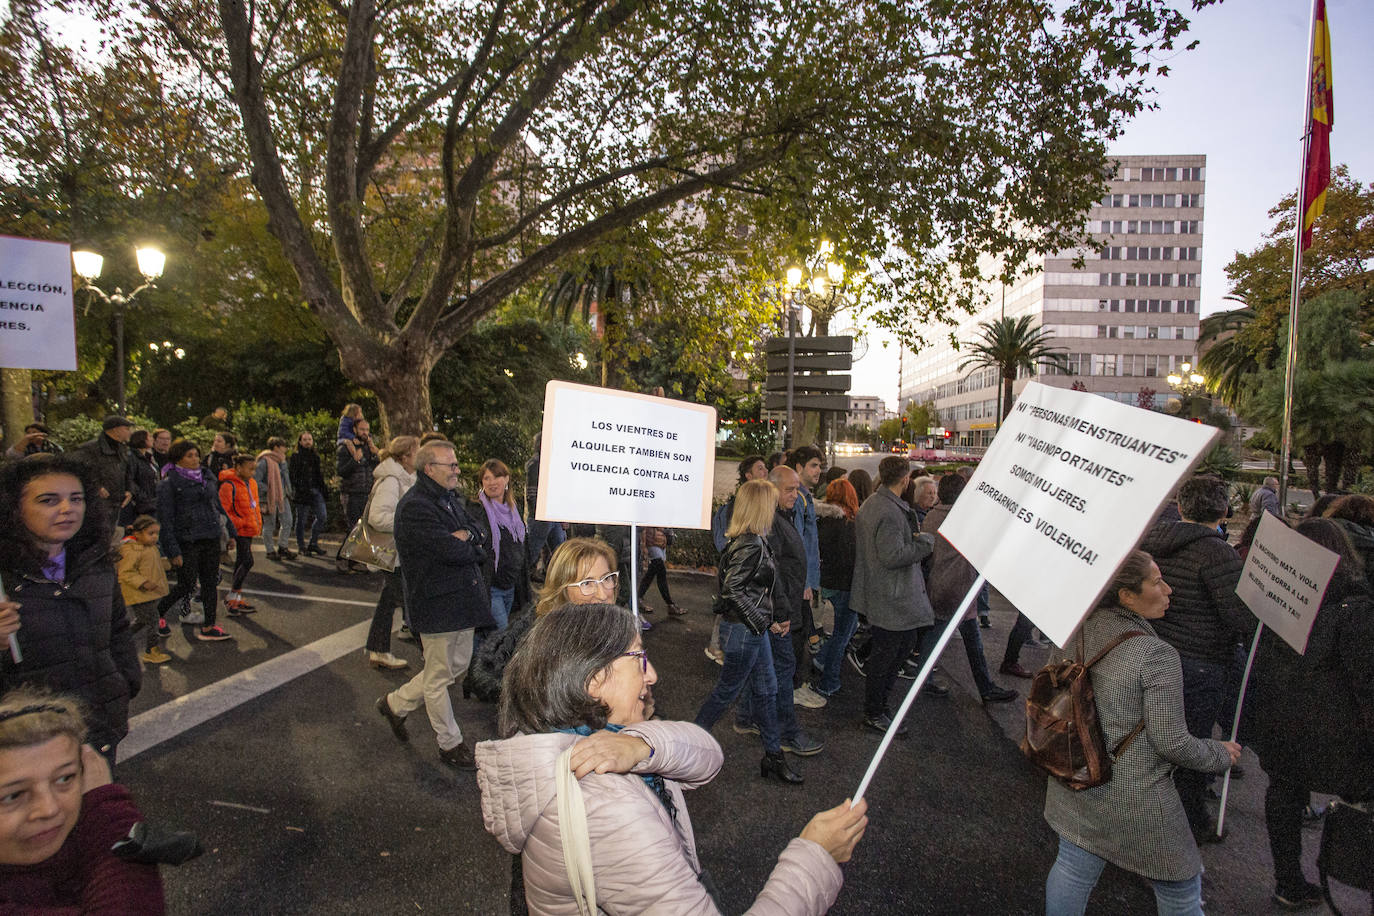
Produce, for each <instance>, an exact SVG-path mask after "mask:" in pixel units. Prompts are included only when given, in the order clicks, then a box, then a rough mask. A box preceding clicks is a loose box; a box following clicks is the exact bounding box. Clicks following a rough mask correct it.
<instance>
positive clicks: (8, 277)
mask: <svg viewBox="0 0 1374 916" xmlns="http://www.w3.org/2000/svg"><path fill="white" fill-rule="evenodd" d="M0 366H3V367H5V368H6V369H65V370H66V371H68V372H71V371H74V370H75V369H76V321H75V319H74V318H73V317H72V249H71V246H70V245H68V244H67V243H65V242H43V241H39V240H37V239H21V238H16V237H15V236H12V235H0Z"/></svg>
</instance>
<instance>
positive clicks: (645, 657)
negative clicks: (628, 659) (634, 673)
mask: <svg viewBox="0 0 1374 916" xmlns="http://www.w3.org/2000/svg"><path fill="white" fill-rule="evenodd" d="M627 655H630V656H633V657H634V658H637V659H639V670H640V671H642V672H643V673H644V674H648V673H649V653H648V652H646V651H644V650H643V649H635V650H634V651H631V652H621V653H620V657H621V658H624V657H625V656H627Z"/></svg>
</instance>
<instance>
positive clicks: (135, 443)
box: [129, 429, 148, 448]
mask: <svg viewBox="0 0 1374 916" xmlns="http://www.w3.org/2000/svg"><path fill="white" fill-rule="evenodd" d="M147 447H148V431H147V430H146V429H136V430H134V431H133V432H132V433H130V434H129V448H147Z"/></svg>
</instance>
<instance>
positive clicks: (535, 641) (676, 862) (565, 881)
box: [477, 604, 868, 914]
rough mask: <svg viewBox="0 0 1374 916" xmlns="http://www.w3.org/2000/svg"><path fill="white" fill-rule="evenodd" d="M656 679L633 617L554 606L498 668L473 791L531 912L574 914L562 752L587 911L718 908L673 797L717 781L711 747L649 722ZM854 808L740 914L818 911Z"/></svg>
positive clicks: (848, 845)
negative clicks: (572, 783)
mask: <svg viewBox="0 0 1374 916" xmlns="http://www.w3.org/2000/svg"><path fill="white" fill-rule="evenodd" d="M657 681H658V672H657V671H655V670H654V666H653V664H652V663H651V662H650V661H649V658H648V655H647V654H646V652H645V651H644V647H643V644H642V643H641V641H640V631H639V628H638V626H636V622H635V620H634V618H633V617H632V616H631V614H630V613H629V611H627V610H625V609H624V608H621V607H617V606H616V605H612V604H589V605H581V606H577V607H574V606H564V607H560V608H557V609H556V610H554V611H553V612H552V613H550V614H548V615H547V616H546V617H543V618H541V619H540V620H539V621H538V622H537V623H535V625H534V626H533V627H532V628H531V629H530V631H529V633H528V634H527V635H526V637H525V639H524V640H523V641H522V642H521V645H520V648H519V649H518V650H517V651H516V653H515V656H514V657H513V658H512V659H511V661H510V664H509V665H508V666H507V668H506V674H505V683H504V685H503V688H502V691H501V709H500V716H499V723H498V724H499V728H500V731H501V733H502V734H503V735H505V736H506V737H505V738H504V739H502V740H499V741H484V742H482V743H481V744H479V745H477V765H478V771H477V783H478V787H479V788H480V789H481V792H482V819H483V822H484V823H485V825H486V828H487V830H488V832H490V833H491V834H493V835H494V836H495V837H496V838H497V840H498V841H499V842H500V843H501V845H502V846H504V847H505V848H506V849H507V850H508V851H510V852H512V853H523V864H524V877H525V896H526V901H527V902H528V905H529V910H530V912H531V913H577V912H579V904H578V900H577V898H576V896H575V892H574V890H573V882H572V879H571V878H570V876H569V871H568V867H567V865H566V864H565V860H564V854H563V848H564V845H565V844H566V843H569V842H573V843H575V842H576V839H577V834H579V833H581V832H582V830H581V829H579V826H576V825H574V824H573V822H572V821H569V823H567V824H564V823H562V822H561V821H562V818H561V816H560V811H559V809H560V805H559V804H557V803H555V799H556V797H557V794H558V790H557V783H558V767H559V766H560V762H561V761H562V760H563V759H564V758H563V754H564V752H565V751H567V750H569V749H570V748H571V753H570V756H569V757H568V758H567V762H566V763H564V764H563V765H564V766H567V767H568V768H569V769H571V771H572V774H573V775H574V776H575V777H576V778H577V779H578V780H580V788H581V795H582V796H583V798H584V799H585V809H586V821H585V840H586V844H587V847H588V848H589V851H590V870H591V874H592V876H593V878H594V884H595V901H594V906H595V908H596V909H598V910H600V911H604V912H607V913H642V912H647V911H654V912H665V913H699V914H711V913H717V912H719V909H718V906H717V904H716V902H715V901H714V899H713V898H712V895H711V893H710V891H708V885H709V877H703V873H702V868H701V864H700V862H699V861H698V859H697V853H696V843H695V839H694V836H693V833H692V823H691V818H690V817H689V816H688V814H687V805H686V802H685V800H684V798H683V789H691V788H695V787H697V786H700V785H703V784H705V783H707V782H709V781H710V780H711V779H713V778H714V777H715V775H716V773H717V772H718V771H719V770H720V765H721V760H722V755H721V750H720V745H718V744H717V743H716V742H715V740H714V739H713V738H712V737H711V736H710V735H709V734H707V732H706V731H704V730H703V729H701V728H698V727H697V726H695V725H692V724H690V723H687V722H665V721H648V720H649V718H650V717H651V716H652V715H653V708H654V701H653V686H654V684H655V683H656V682H657ZM563 772H565V773H566V772H568V771H567V770H564V771H563ZM865 810H866V808H865V805H864V803H863V802H860V803H859V804H858V805H855V806H854V807H852V808H851V807H850V805H849V804H848V802H847V801H846V802H845V803H843V804H841V805H840V806H838V807H837V808H834V809H832V810H830V811H825V812H822V813H821V814H818V815H817V816H816V817H814V818H813V819H812V820H811V822H810V823H809V824H807V826H806V828H805V829H804V830H803V831H802V834H801V836H800V837H798V838H796V839H794V840H792V841H791V842H790V843H789V844H788V845H787V848H786V849H784V850H783V853H782V855H781V856H780V857H779V860H778V864H777V866H776V867H775V868H774V869H773V873H772V875H771V876H770V877H769V879H768V883H767V885H766V887H765V888H764V892H763V893H762V894H760V895H759V897H758V899H757V900H756V901H755V903H754V906H753V907H752V908H751V909H750V910H749V912H751V913H778V914H782V913H788V914H798V913H817V914H819V913H823V912H825V911H826V910H827V909H828V908H829V907H830V905H831V904H833V903H834V901H835V897H836V895H837V894H838V893H839V889H840V884H841V882H842V875H841V873H840V869H839V865H838V863H840V862H846V861H848V860H849V857H850V855H851V853H852V852H853V850H854V846H855V844H857V843H858V841H859V838H860V837H862V836H863V832H864V829H865V827H866V826H867V823H868V819H867V818H866V817H865V816H864V811H865ZM565 829H566V830H567V831H568V832H569V836H568V837H564V836H563V834H562V831H563V830H565ZM570 838H571V839H570ZM580 873H581V872H579V874H580Z"/></svg>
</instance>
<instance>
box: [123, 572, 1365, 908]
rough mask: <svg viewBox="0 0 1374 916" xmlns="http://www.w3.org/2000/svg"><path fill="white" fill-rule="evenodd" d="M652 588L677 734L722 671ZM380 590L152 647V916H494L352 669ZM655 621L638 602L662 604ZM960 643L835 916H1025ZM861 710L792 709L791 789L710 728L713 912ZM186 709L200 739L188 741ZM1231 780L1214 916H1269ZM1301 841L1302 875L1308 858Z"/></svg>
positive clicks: (705, 816)
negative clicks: (157, 876)
mask: <svg viewBox="0 0 1374 916" xmlns="http://www.w3.org/2000/svg"><path fill="white" fill-rule="evenodd" d="M671 580H672V588H673V591H674V598H675V599H676V600H677V602H678V603H679V604H680V605H682V606H683V607H685V608H687V609H688V610H689V613H688V615H687V616H686V617H683V618H674V619H664V615H663V613H662V611H661V610H660V611H659V613H657V614H654V615H652V616H651V617H650V618H649V619H650V620H652V621H654V623H655V626H654V629H653V630H652V631H651V632H649V633H647V634H646V636H645V646H646V648H647V649H648V651H649V652H650V656H651V658H652V660H653V662H654V665H655V667H656V668H657V670H658V672H659V683H658V685H657V686H656V687H655V696H656V698H657V700H658V710H659V714H660V715H661V716H663V717H664V718H670V719H687V720H690V719H691V718H692V717H693V715H694V714H695V712H696V709H697V707H698V705H699V704H700V703H701V701H702V699H703V698H704V697H705V696H706V694H707V693H708V692H709V691H710V689H711V687H712V685H713V684H714V681H715V677H716V673H717V671H718V670H719V669H718V668H717V666H716V665H714V664H713V663H712V662H710V661H709V660H708V659H707V658H706V657H705V655H704V654H703V652H702V649H703V647H704V646H705V644H706V640H707V637H708V635H709V632H710V626H711V622H712V619H711V615H710V611H709V607H710V597H711V592H712V590H713V586H714V581H713V578H712V577H709V576H703V575H699V574H694V573H682V572H676V571H675V572H673V573H672V574H671ZM381 586H382V577H381V576H380V575H377V574H367V575H352V576H343V575H340V574H338V573H336V572H334V571H333V566H332V562H325V561H319V560H311V561H305V560H296V561H292V562H289V563H274V562H269V561H267V560H266V559H265V558H264V557H262V555H261V554H259V555H258V562H257V565H256V567H255V568H254V571H253V573H252V574H251V575H250V576H249V580H248V585H247V590H246V594H247V595H248V597H249V599H250V600H251V601H252V602H253V603H254V604H255V605H257V608H258V613H256V614H254V615H252V616H251V617H248V618H237V619H229V620H227V621H225V622H224V623H225V626H226V628H227V629H228V630H229V631H230V632H232V633H234V634H235V635H236V636H237V639H236V640H235V641H233V642H230V643H220V644H213V643H199V642H190V643H188V641H187V638H188V637H189V636H190V630H189V628H188V629H186V630H185V631H182V630H180V629H178V630H177V631H176V632H174V634H173V635H172V637H171V638H169V639H168V640H166V641H165V644H166V647H167V649H168V651H170V652H171V653H172V655H173V656H174V657H175V660H174V661H173V662H171V663H170V664H168V665H163V666H156V667H151V666H150V667H149V668H148V670H147V671H146V674H145V686H144V690H143V692H142V693H141V694H140V696H139V697H138V698H137V700H136V701H135V706H134V712H135V713H137V714H139V715H137V716H136V718H135V720H134V727H133V730H132V731H131V734H130V737H129V738H128V739H126V741H125V742H124V744H122V745H121V763H120V764H119V766H118V769H117V776H118V778H119V779H120V780H121V781H123V782H125V783H127V784H128V785H129V786H130V788H131V790H132V792H133V793H134V796H135V798H136V799H137V800H138V802H139V804H140V806H141V807H142V809H143V811H144V813H145V815H146V816H147V818H148V819H149V820H150V821H152V822H154V823H157V824H162V825H166V826H169V827H178V828H183V829H190V830H194V831H196V832H197V833H198V834H199V835H200V836H201V838H202V840H203V842H204V844H205V846H206V849H207V852H206V854H205V855H204V856H203V857H202V858H200V859H198V860H196V861H194V862H191V863H189V864H187V865H185V866H182V867H180V868H165V869H164V872H163V874H164V881H165V883H166V887H167V898H168V904H169V912H171V913H174V914H193V913H194V914H198V916H215V914H245V913H251V914H277V913H281V914H304V913H312V914H314V913H318V914H353V913H358V914H364V913H366V914H378V913H384V914H390V913H395V914H402V913H416V912H442V913H482V914H503V913H506V912H508V907H509V900H508V896H507V895H508V888H509V876H510V859H509V857H508V856H507V855H506V853H505V852H504V851H503V850H502V849H501V848H500V847H499V846H498V845H497V844H496V842H495V840H493V839H492V838H491V837H490V836H489V835H488V834H487V833H486V832H485V831H484V830H483V829H482V821H481V813H480V807H479V799H478V793H477V788H476V781H475V779H474V778H473V775H472V774H471V773H460V772H456V771H453V770H450V769H448V768H446V767H444V766H443V765H441V764H440V763H439V761H438V758H437V746H436V745H435V743H434V739H433V733H432V732H431V730H430V728H429V726H428V723H427V722H426V721H425V718H424V716H423V715H422V714H417V715H415V716H412V717H411V722H410V723H409V724H410V734H411V741H410V743H409V744H405V745H403V744H400V743H398V742H397V741H396V740H395V738H394V737H393V736H392V735H391V732H390V730H389V729H388V728H387V726H386V723H385V722H384V721H383V720H382V719H381V718H380V716H379V715H378V714H377V712H376V711H375V709H374V708H373V703H374V702H375V701H376V699H377V697H379V696H381V695H382V694H383V693H385V692H387V691H388V690H391V689H394V687H395V686H396V685H398V684H400V683H402V682H404V680H405V679H406V677H407V676H408V675H409V674H410V673H411V672H379V671H375V670H372V669H369V668H368V667H366V665H365V663H364V660H363V654H362V648H361V647H362V641H363V638H364V635H365V625H366V621H367V620H368V619H369V618H370V615H371V604H372V603H373V601H374V600H375V596H376V595H377V594H378V592H380V590H381ZM264 593H271V594H264ZM283 596H289V597H283ZM657 598H658V596H657V594H656V592H651V594H650V595H649V599H648V600H649V601H650V602H651V603H653V604H655V605H661V601H657V600H655V599H657ZM1014 617H1015V613H1014V611H1013V610H1012V609H1011V608H1009V607H1008V606H1007V605H1006V603H1005V602H1004V601H1002V600H1001V598H1000V596H996V595H994V608H993V615H992V619H993V624H994V627H993V629H991V630H984V631H982V633H983V636H984V638H985V639H986V640H987V642H988V646H987V655H988V657H989V658H990V659H992V660H993V664H994V666H995V665H996V663H997V661H999V660H1000V658H1001V649H1002V645H1003V642H1004V640H1005V635H1006V633H1007V631H1008V630H1009V629H1010V627H1011V624H1012V622H1013V620H1014ZM398 622H399V621H398ZM958 642H959V641H958V640H957V639H956V640H954V641H953V643H952V644H951V646H950V648H949V649H948V650H947V651H946V654H945V657H944V659H943V668H944V670H945V671H946V672H947V674H948V676H949V678H950V679H951V681H952V682H953V684H954V688H955V689H954V691H953V693H952V696H950V697H949V698H946V699H926V698H920V699H918V700H917V701H916V703H915V704H914V706H913V707H912V711H911V715H910V717H909V719H908V721H909V724H910V725H911V726H912V728H911V735H910V737H908V738H906V739H901V740H897V741H895V742H893V745H892V748H891V750H890V752H889V753H888V755H887V758H886V760H885V761H884V763H883V766H882V768H881V769H880V770H879V772H878V775H877V777H876V779H875V780H874V782H873V784H872V786H871V787H870V789H869V792H868V798H869V804H870V826H869V829H868V833H867V836H866V837H865V838H864V840H863V842H862V843H861V844H860V846H859V847H858V850H857V852H856V854H855V856H854V859H853V861H852V862H850V863H849V864H848V865H846V866H845V887H844V890H843V891H842V892H841V894H840V898H839V900H838V902H837V903H836V905H835V907H834V908H833V910H832V912H834V913H842V914H875V913H884V914H886V913H892V914H901V913H1027V914H1029V913H1037V912H1040V911H1042V908H1043V902H1042V901H1043V881H1044V876H1045V874H1046V872H1047V871H1048V870H1049V867H1050V865H1051V863H1052V862H1053V859H1054V853H1055V837H1054V835H1053V833H1052V832H1051V831H1050V830H1049V828H1048V827H1047V826H1046V825H1045V823H1044V821H1043V819H1042V817H1041V813H1040V812H1041V808H1042V805H1043V802H1044V778H1043V777H1041V776H1039V775H1037V774H1036V773H1035V772H1034V771H1033V770H1032V769H1031V767H1030V766H1029V764H1027V763H1026V762H1025V760H1024V759H1023V758H1022V756H1021V754H1020V752H1019V751H1018V749H1017V741H1018V740H1019V737H1020V733H1021V729H1022V728H1023V712H1022V705H1021V704H1020V703H1019V702H1018V703H1009V704H1004V705H1000V706H993V707H989V708H984V707H983V706H982V705H981V704H980V703H979V701H978V699H977V692H976V691H975V690H974V688H973V686H972V679H971V677H970V675H969V670H968V665H967V663H966V662H965V661H964V657H963V656H964V653H963V649H962V647H961V646H959V645H958ZM393 651H394V652H396V654H398V655H400V656H402V657H404V658H406V659H408V660H409V661H410V662H411V664H412V666H415V665H418V664H419V652H418V651H417V649H416V647H415V646H414V645H413V644H410V643H407V642H401V641H396V642H395V643H394V647H393ZM1048 653H1049V650H1048V649H1045V648H1033V647H1028V648H1027V649H1026V650H1025V651H1024V652H1023V656H1022V663H1023V664H1024V665H1025V666H1026V667H1028V668H1033V667H1035V666H1036V665H1039V664H1041V663H1043V661H1044V660H1045V658H1046V657H1047V656H1048ZM413 670H414V669H413V668H412V671H413ZM1001 680H1003V681H1004V682H1007V681H1009V680H1010V679H1007V678H1001ZM907 684H909V682H905V681H903V682H899V685H900V686H899V689H901V688H902V687H904V686H905V685H907ZM1011 686H1015V687H1017V688H1018V689H1021V690H1023V691H1024V687H1025V684H1024V682H1019V683H1012V684H1011ZM861 694H862V679H861V678H860V677H859V676H858V675H857V674H856V673H855V672H854V671H853V670H851V669H848V668H846V671H845V674H844V683H843V688H842V691H841V693H840V694H839V695H838V696H837V697H836V698H834V699H832V701H831V703H830V704H829V705H828V706H827V707H826V708H825V709H821V710H814V711H813V710H804V709H800V710H799V714H800V716H801V719H802V723H803V726H804V727H805V728H806V729H808V730H809V731H810V732H811V733H813V734H814V735H816V736H818V737H820V738H822V739H823V740H824V741H825V742H826V744H827V747H826V749H825V751H824V752H823V753H822V754H820V755H819V756H816V757H811V758H806V759H804V760H795V758H794V762H795V767H796V768H797V769H798V770H799V771H800V772H801V773H802V774H803V775H804V776H805V777H806V784H805V785H804V786H802V787H800V788H794V787H787V786H783V785H781V784H779V783H777V782H772V781H769V782H765V781H763V780H762V779H760V777H759V775H758V769H757V768H758V761H759V757H760V754H761V750H760V747H759V745H758V739H757V738H755V737H752V736H740V735H736V734H735V733H734V732H733V731H732V730H731V728H730V725H729V722H730V721H731V720H730V718H729V716H727V717H726V718H725V719H723V720H722V722H721V723H720V724H718V725H717V727H716V729H715V736H716V738H717V739H718V740H719V741H720V743H721V745H722V747H723V748H724V750H725V765H724V767H723V769H722V771H721V773H720V775H719V776H718V777H717V778H716V780H715V781H714V782H713V783H711V784H710V785H707V786H705V787H702V788H701V789H698V790H697V791H695V792H692V793H689V795H688V799H687V802H688V806H689V810H690V813H691V816H692V821H693V824H694V826H695V829H696V836H697V843H698V847H699V852H700V857H701V861H702V863H703V865H704V866H705V867H706V868H708V869H709V870H710V872H711V873H712V875H713V876H714V878H715V881H716V884H717V885H718V886H719V887H720V889H721V892H722V896H723V899H724V903H725V905H726V911H727V912H742V911H743V910H745V909H746V908H747V907H748V906H749V904H750V902H751V901H752V900H753V897H754V895H755V894H756V893H757V892H758V890H759V889H760V888H761V887H762V886H763V883H764V881H765V880H766V877H767V875H768V872H769V871H770V869H771V868H772V866H773V864H774V862H775V860H776V856H777V854H778V853H779V852H780V851H781V849H782V848H783V846H784V845H786V843H787V841H788V840H789V839H790V838H791V837H793V836H795V835H796V834H797V833H798V832H799V831H800V830H801V828H802V827H803V826H804V825H805V824H806V822H807V820H808V819H809V818H810V816H811V815H812V814H813V813H815V812H816V811H818V810H821V809H823V808H828V807H831V806H833V805H835V804H837V803H839V802H840V801H841V800H843V799H844V798H845V797H846V796H848V795H851V794H852V793H853V792H854V790H855V788H856V787H857V784H858V781H859V778H860V777H861V775H862V774H863V771H864V769H865V767H866V766H867V763H868V761H869V759H870V757H871V755H872V753H873V751H874V750H875V749H876V747H877V744H878V740H877V736H875V735H873V734H870V733H866V732H864V731H862V730H861V729H860V728H859V726H858V721H859V712H860V701H861ZM453 697H454V708H455V711H456V713H457V716H458V719H459V722H460V724H461V725H462V727H463V730H464V734H465V736H466V737H467V739H468V740H469V741H473V740H482V739H486V738H490V737H494V736H495V724H494V707H492V706H490V705H485V704H481V703H478V702H477V701H475V700H463V699H462V698H461V695H460V693H459V691H458V690H457V689H456V688H455V690H454V691H453ZM177 698H182V699H180V700H179V699H177ZM899 699H900V698H899V697H896V696H894V700H893V702H894V706H895V705H896V703H897V701H898V700H899ZM197 710H205V711H206V712H205V718H206V721H203V722H197V721H196V720H195V715H194V714H195V712H196V711H197ZM131 753H132V756H129V755H130V754H131ZM1243 762H1244V763H1245V764H1246V767H1247V776H1246V778H1245V780H1244V781H1240V782H1236V783H1233V785H1232V789H1233V791H1232V799H1231V807H1230V812H1229V814H1228V834H1229V835H1228V838H1227V840H1226V842H1225V843H1223V844H1219V845H1209V846H1207V847H1206V848H1204V850H1203V859H1204V861H1205V863H1206V866H1207V872H1206V875H1205V876H1204V896H1205V899H1206V901H1207V905H1208V911H1209V912H1212V913H1246V914H1251V913H1269V912H1278V910H1277V909H1276V908H1275V907H1274V906H1273V905H1272V904H1271V903H1270V902H1269V893H1270V890H1271V883H1270V878H1269V856H1268V852H1267V846H1266V840H1265V833H1264V823H1263V786H1264V776H1263V773H1262V772H1261V771H1260V769H1259V767H1258V764H1257V763H1256V761H1255V760H1254V758H1253V755H1251V754H1249V753H1247V754H1246V757H1245V759H1244V761H1243ZM1307 833H1308V835H1307V836H1306V840H1307V842H1308V845H1309V847H1311V848H1309V849H1308V856H1307V861H1308V863H1309V867H1310V864H1311V862H1312V861H1313V860H1314V858H1315V840H1316V838H1317V835H1316V832H1315V831H1308V832H1307ZM1347 902H1349V903H1352V904H1353V903H1354V898H1353V897H1351V898H1348V899H1347ZM1091 911H1092V912H1100V913H1113V914H1118V913H1120V914H1134V913H1141V914H1145V913H1153V912H1154V903H1153V898H1152V895H1151V894H1150V892H1149V890H1148V887H1147V886H1145V885H1144V884H1143V883H1142V882H1141V881H1140V880H1138V879H1137V878H1135V877H1134V876H1131V875H1128V874H1125V873H1123V872H1121V871H1119V870H1116V869H1113V868H1109V869H1108V870H1107V871H1106V873H1105V874H1104V875H1103V878H1102V881H1101V882H1100V883H1099V885H1098V888H1097V890H1096V892H1095V893H1094V896H1093V899H1092V907H1091Z"/></svg>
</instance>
